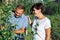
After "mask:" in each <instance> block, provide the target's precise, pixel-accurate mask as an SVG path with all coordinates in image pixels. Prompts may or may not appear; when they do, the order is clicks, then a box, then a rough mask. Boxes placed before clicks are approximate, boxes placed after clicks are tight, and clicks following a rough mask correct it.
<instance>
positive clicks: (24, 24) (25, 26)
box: [22, 17, 28, 28]
mask: <svg viewBox="0 0 60 40" xmlns="http://www.w3.org/2000/svg"><path fill="white" fill-rule="evenodd" d="M22 27H23V28H28V18H27V17H26V18H24V20H23V24H22Z"/></svg>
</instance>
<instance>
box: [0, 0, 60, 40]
mask: <svg viewBox="0 0 60 40" xmlns="http://www.w3.org/2000/svg"><path fill="white" fill-rule="evenodd" d="M36 2H42V3H43V4H44V14H45V15H46V16H47V17H49V18H50V19H51V24H52V32H51V40H60V0H0V40H13V37H14V31H13V28H14V27H12V26H11V24H8V22H7V21H8V16H9V15H10V14H11V11H15V8H16V6H17V5H18V4H20V3H22V4H24V6H25V15H30V17H31V20H32V21H33V18H34V16H33V14H31V12H30V8H31V7H32V5H33V4H34V3H36ZM25 40H32V33H31V27H30V25H29V28H28V34H27V35H25Z"/></svg>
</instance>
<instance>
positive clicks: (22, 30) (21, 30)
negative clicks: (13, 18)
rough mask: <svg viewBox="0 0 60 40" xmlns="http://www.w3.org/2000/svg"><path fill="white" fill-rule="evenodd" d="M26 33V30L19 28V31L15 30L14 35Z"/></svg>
mask: <svg viewBox="0 0 60 40" xmlns="http://www.w3.org/2000/svg"><path fill="white" fill-rule="evenodd" d="M25 31H26V28H21V29H20V30H15V33H16V34H22V33H24V32H25Z"/></svg>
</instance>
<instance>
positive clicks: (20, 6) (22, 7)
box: [16, 4, 25, 10]
mask: <svg viewBox="0 0 60 40" xmlns="http://www.w3.org/2000/svg"><path fill="white" fill-rule="evenodd" d="M16 8H19V9H23V10H25V7H24V5H23V4H19V5H17V7H16Z"/></svg>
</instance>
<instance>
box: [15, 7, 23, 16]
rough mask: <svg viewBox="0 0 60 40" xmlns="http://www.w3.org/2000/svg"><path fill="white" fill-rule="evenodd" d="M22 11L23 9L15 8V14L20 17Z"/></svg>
mask: <svg viewBox="0 0 60 40" xmlns="http://www.w3.org/2000/svg"><path fill="white" fill-rule="evenodd" d="M23 13H24V9H19V8H16V16H17V17H20V16H21V15H22V14H23Z"/></svg>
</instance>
